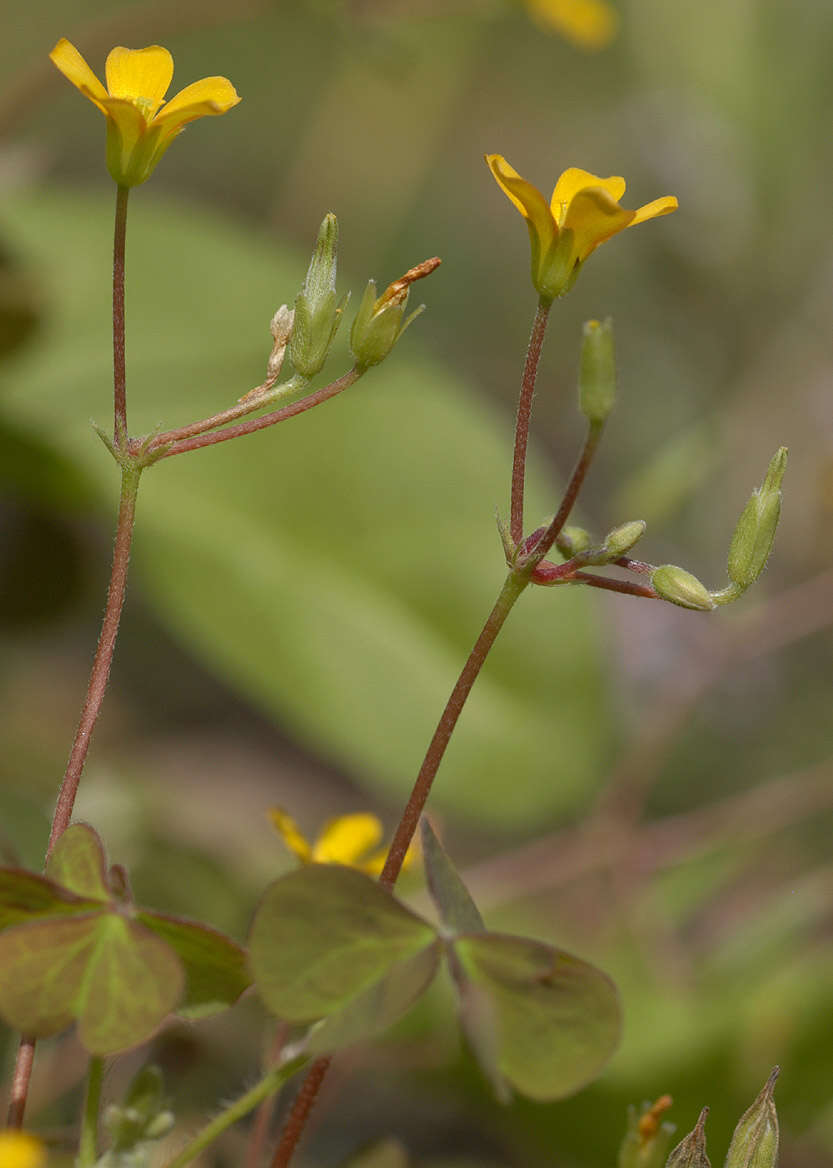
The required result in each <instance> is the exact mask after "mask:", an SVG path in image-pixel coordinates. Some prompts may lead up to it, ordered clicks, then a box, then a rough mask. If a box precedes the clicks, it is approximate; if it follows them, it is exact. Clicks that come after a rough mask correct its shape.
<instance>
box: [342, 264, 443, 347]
mask: <svg viewBox="0 0 833 1168" xmlns="http://www.w3.org/2000/svg"><path fill="white" fill-rule="evenodd" d="M439 265H440V260H439V259H438V257H437V256H434V258H433V259H430V260H425V261H424V262H423V263H421V264H417V266H416V267H415V268H410V269H409V270H408V271H407V272H406V273H405V275H404V276H400V278H399V279H398V280H394V282H393V283H392V284H391V285H390V286H389V287H388V288H386V289H385V291H384V292H383V293H382V295H381V296H379V297H378V298H377V296H376V283H375V281H374V280H369V281H368V284H367V288H366V289H365V293H364V296H363V297H362V302H361V304H360V305H359V311H358V312H357V313H356V319H355V320H354V321H353V329H352V332H351V333H350V347H351V348H352V350H353V356H354V357H355V358H356V366H357V368H359V369H368V368H369V367H370V366H371V365H378V364H379V362H380V361H384V359H385V357H387V355H388V353H389V352H390V351H391V349H392V348H393V346H394V345H395V344H396V342H397V341H398V340H399V338H400V337H401V336H402V334H403V333H404V331H405V329H406V328H407V327H408V325H409V324H410V323H411V321H412V320H414V319H415V318H416V317H418V316H419V314H420V313H421V312H422V311H423V310H424V308H425V305H424V304H421V305H420V306H419V308H417V309H415V311H414V312H412V313H411V315H410V316H409V317H407V318H405V319H404V320H403V317H405V309H406V308H407V305H408V296H409V295H410V289H411V284H413V283H414V281H415V280H421V279H422V278H423V276H428V275H430V273H431V272H433V271H434V269H435V268H438V267H439Z"/></svg>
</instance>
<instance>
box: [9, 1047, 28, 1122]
mask: <svg viewBox="0 0 833 1168" xmlns="http://www.w3.org/2000/svg"><path fill="white" fill-rule="evenodd" d="M34 1061H35V1040H34V1038H27V1037H26V1035H25V1034H24V1035H23V1037H22V1038H21V1040H20V1046H19V1047H18V1051H17V1062H16V1063H15V1067H14V1075H13V1076H12V1089H11V1094H10V1095H9V1113H8V1118H7V1121H6V1122H7V1124H8V1126H9V1127H11V1128H21V1127H22V1126H23V1115H24V1112H25V1111H26V1100H27V1098H28V1095H29V1080H30V1079H31V1078H32V1065H33V1063H34Z"/></svg>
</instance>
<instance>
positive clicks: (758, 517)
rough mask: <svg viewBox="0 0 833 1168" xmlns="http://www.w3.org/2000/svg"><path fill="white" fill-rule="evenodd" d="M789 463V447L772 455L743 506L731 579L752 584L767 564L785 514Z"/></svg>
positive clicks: (734, 542)
mask: <svg viewBox="0 0 833 1168" xmlns="http://www.w3.org/2000/svg"><path fill="white" fill-rule="evenodd" d="M786 466H787V448H786V446H782V447H781V448H780V450H778V451H777V452H776V453H775V455H774V456H773V458H772V461H771V462H770V464H769V470H768V471H767V473H766V478H765V479H764V481H763V482H762V483H761V486H760V487H759V488H758V490H756V491H753V492H752V497H751V499H750V500H749V502H748V503H747V504H746V506H745V507H744V509H743V514H742V515H741V517H740V519H739V520H738V525H737V527H736V528H735V534H734V535H733V536H732V544H731V547H730V548H729V579H730V580H731V581H732V583H733V584H735V585H737V587H738V588H748V587H749V585H750V584H753V583H754V582H755V580H757V579H758V577H759V576H760V574H761V572H762V571H763V570H764V567H765V566H766V562H767V559H768V558H769V553H770V552H771V551H772V543H773V540H774V539H775V529H776V527H777V526H778V518H779V516H780V514H781V480H782V479H783V477H784V470H785V469H786Z"/></svg>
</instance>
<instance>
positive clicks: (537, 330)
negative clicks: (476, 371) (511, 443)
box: [509, 300, 552, 544]
mask: <svg viewBox="0 0 833 1168" xmlns="http://www.w3.org/2000/svg"><path fill="white" fill-rule="evenodd" d="M551 307H552V301H551V300H540V301H539V302H538V310H537V312H536V313H535V320H534V321H533V323H532V334H531V336H530V338H529V348H528V349H527V351H526V361H525V362H524V371H523V377H522V379H521V393H520V397H519V399H518V415H517V418H516V420H515V454H514V457H513V460H512V496H511V503H510V510H509V532H510V534H511V536H512V539H513V540H514V541H515V543H516V544H518V543H520V542H521V540H522V539H523V535H524V484H525V481H526V451H527V446H528V445H529V423H530V419H531V417H532V397H533V394H534V393H535V379H536V377H537V375H538V364H539V362H540V360H541V349H542V348H543V346H544V334H545V333H546V331H547V320H548V319H549V314H550V308H551Z"/></svg>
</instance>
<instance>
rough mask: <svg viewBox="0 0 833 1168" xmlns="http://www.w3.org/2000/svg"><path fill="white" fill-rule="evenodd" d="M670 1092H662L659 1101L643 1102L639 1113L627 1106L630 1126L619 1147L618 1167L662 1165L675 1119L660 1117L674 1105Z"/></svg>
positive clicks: (650, 1167) (669, 1145) (660, 1166)
mask: <svg viewBox="0 0 833 1168" xmlns="http://www.w3.org/2000/svg"><path fill="white" fill-rule="evenodd" d="M671 1103H672V1100H671V1096H670V1095H662V1096H661V1097H660V1098H659V1099H657V1101H656V1103H653V1104H651V1103H643V1105H642V1109H641V1111H640V1112H639V1113H637V1110H636V1108H635V1107H629V1108H628V1126H627V1131H626V1132H625V1138H624V1139H623V1140H622V1143H621V1146H620V1148H619V1158H618V1168H663V1165H664V1164H665V1160H666V1157H667V1156H668V1150H669V1148H670V1147H671V1139H672V1137H673V1135H674V1132H675V1130H676V1129H675V1127H674V1124H673V1123H663V1122H662V1121H661V1117H662V1115H663V1113H664V1112H666V1111H667V1110H668V1108H669V1107H670V1106H671Z"/></svg>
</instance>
